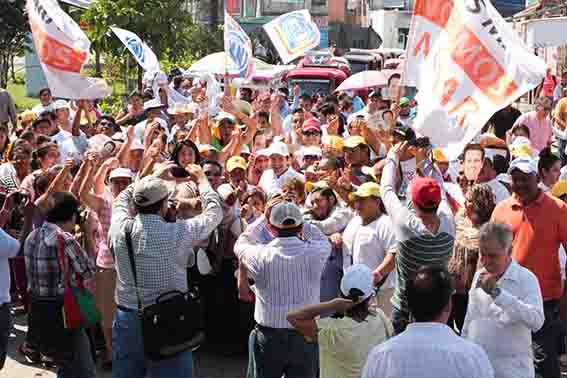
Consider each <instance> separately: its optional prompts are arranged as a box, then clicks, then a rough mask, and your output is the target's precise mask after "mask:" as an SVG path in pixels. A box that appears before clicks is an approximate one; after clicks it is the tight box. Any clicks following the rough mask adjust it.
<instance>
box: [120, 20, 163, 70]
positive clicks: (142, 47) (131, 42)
mask: <svg viewBox="0 0 567 378" xmlns="http://www.w3.org/2000/svg"><path fill="white" fill-rule="evenodd" d="M110 29H111V30H112V31H113V32H114V34H116V36H117V37H118V39H120V41H122V43H123V44H124V46H126V47H127V48H128V50H130V52H131V53H132V55H134V58H136V61H137V62H138V64H139V65H140V66H142V68H143V69H144V71H146V72H150V73H153V72H159V70H160V68H159V61H158V58H157V57H156V54H154V52H153V51H152V49H150V48H149V47H148V45H146V44H145V43H144V42H143V41H142V40H141V39H140V37H138V36H137V35H136V34H134V33H132V32H131V31H128V30H124V29H120V28H115V27H111V28H110Z"/></svg>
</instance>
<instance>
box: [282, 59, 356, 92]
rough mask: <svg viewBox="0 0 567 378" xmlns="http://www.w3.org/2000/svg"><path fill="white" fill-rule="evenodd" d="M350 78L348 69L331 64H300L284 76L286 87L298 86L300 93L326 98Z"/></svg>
mask: <svg viewBox="0 0 567 378" xmlns="http://www.w3.org/2000/svg"><path fill="white" fill-rule="evenodd" d="M349 76H350V71H349V68H348V67H346V68H345V67H340V66H339V65H331V64H302V63H300V64H299V65H298V66H297V68H295V69H293V70H291V71H289V72H288V73H287V75H286V81H287V87H288V88H293V86H294V85H296V84H297V85H299V87H300V88H301V92H302V93H306V94H309V95H311V96H313V95H316V94H318V93H320V94H322V95H324V96H326V95H328V94H331V93H333V91H334V90H335V89H336V88H337V87H338V86H339V85H340V84H341V83H342V82H343V81H345V80H346V78H347V77H349Z"/></svg>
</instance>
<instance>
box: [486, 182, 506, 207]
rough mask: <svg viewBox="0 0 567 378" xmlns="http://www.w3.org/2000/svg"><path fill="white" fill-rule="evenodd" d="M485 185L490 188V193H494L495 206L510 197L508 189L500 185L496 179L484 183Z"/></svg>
mask: <svg viewBox="0 0 567 378" xmlns="http://www.w3.org/2000/svg"><path fill="white" fill-rule="evenodd" d="M486 185H488V187H490V189H491V190H492V193H494V198H495V201H496V202H495V203H496V204H498V203H500V202H502V201H504V200H505V199H508V198H509V197H510V196H511V194H510V192H509V191H508V188H506V187H505V186H504V184H502V183H501V182H500V181H498V179H496V178H494V179H492V180H490V181H488V182H486Z"/></svg>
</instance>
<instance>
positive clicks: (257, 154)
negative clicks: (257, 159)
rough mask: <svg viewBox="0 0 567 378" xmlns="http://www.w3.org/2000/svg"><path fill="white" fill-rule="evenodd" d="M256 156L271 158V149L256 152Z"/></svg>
mask: <svg viewBox="0 0 567 378" xmlns="http://www.w3.org/2000/svg"><path fill="white" fill-rule="evenodd" d="M255 155H256V156H265V157H270V149H269V148H262V149H261V150H258V151H256V154H255Z"/></svg>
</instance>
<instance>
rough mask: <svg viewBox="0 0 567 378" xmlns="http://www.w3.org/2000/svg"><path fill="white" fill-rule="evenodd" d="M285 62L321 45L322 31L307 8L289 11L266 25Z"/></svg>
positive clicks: (265, 28)
mask: <svg viewBox="0 0 567 378" xmlns="http://www.w3.org/2000/svg"><path fill="white" fill-rule="evenodd" d="M264 30H266V33H268V36H269V37H270V39H271V40H272V43H273V44H274V47H275V48H276V50H277V51H278V54H280V57H281V58H282V61H283V62H284V64H287V63H289V62H291V61H292V60H294V59H297V58H299V57H300V56H303V55H304V54H305V53H306V52H307V51H309V50H311V49H313V48H315V47H317V46H319V42H320V41H321V33H320V31H319V27H318V26H317V24H315V23H314V22H313V20H312V19H311V15H310V14H309V11H308V10H307V9H304V10H300V11H295V12H289V13H286V14H283V15H281V16H279V17H278V18H276V19H274V20H272V21H270V22H268V23H267V24H266V25H264Z"/></svg>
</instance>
